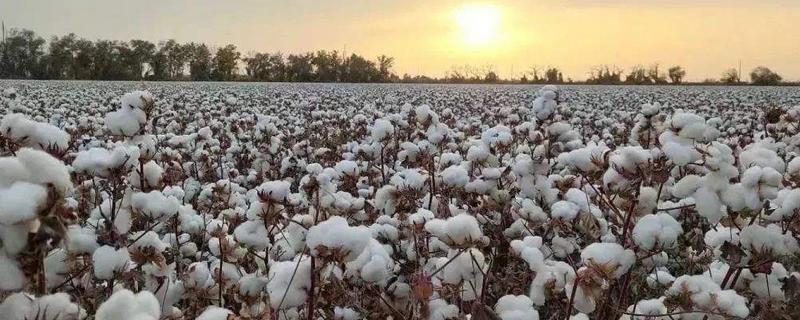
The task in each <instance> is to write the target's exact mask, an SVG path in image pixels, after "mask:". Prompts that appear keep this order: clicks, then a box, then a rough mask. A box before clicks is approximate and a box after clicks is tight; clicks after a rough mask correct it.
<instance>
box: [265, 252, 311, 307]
mask: <svg viewBox="0 0 800 320" xmlns="http://www.w3.org/2000/svg"><path fill="white" fill-rule="evenodd" d="M300 259H301V260H300ZM298 260H299V262H298ZM269 279H270V280H269V283H267V293H268V294H269V301H270V305H271V306H272V308H274V309H290V308H295V307H299V306H302V305H303V304H304V303H305V302H306V290H308V288H309V287H310V286H311V260H310V259H308V258H307V257H303V256H298V257H295V258H294V261H292V260H290V261H279V262H275V263H274V264H272V266H270V269H269ZM284 296H285V298H284Z"/></svg>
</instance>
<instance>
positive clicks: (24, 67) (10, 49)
mask: <svg viewBox="0 0 800 320" xmlns="http://www.w3.org/2000/svg"><path fill="white" fill-rule="evenodd" d="M44 44H45V41H44V39H42V38H41V37H39V36H37V35H36V33H34V32H33V31H30V30H24V29H23V30H16V29H12V30H11V32H10V33H9V36H8V38H6V41H5V42H4V43H3V56H2V59H0V75H2V76H5V77H10V78H33V77H36V78H39V77H40V76H41V75H42V74H43V73H44V65H43V64H42V61H43V56H44Z"/></svg>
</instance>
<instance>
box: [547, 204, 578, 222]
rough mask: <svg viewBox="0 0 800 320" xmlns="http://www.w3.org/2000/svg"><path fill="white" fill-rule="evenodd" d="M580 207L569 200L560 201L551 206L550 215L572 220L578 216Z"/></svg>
mask: <svg viewBox="0 0 800 320" xmlns="http://www.w3.org/2000/svg"><path fill="white" fill-rule="evenodd" d="M579 211H580V207H579V206H578V205H576V204H574V203H572V202H569V201H558V202H556V203H554V204H553V205H552V206H551V207H550V215H551V216H552V217H553V218H560V219H564V220H567V221H571V220H573V219H575V217H577V216H578V212H579Z"/></svg>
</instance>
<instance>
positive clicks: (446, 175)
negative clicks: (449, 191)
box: [441, 165, 469, 187]
mask: <svg viewBox="0 0 800 320" xmlns="http://www.w3.org/2000/svg"><path fill="white" fill-rule="evenodd" d="M441 175H442V183H443V184H444V185H446V186H449V187H464V186H466V185H467V183H469V173H467V169H465V168H464V167H462V166H459V165H452V166H449V167H447V169H444V170H442V173H441Z"/></svg>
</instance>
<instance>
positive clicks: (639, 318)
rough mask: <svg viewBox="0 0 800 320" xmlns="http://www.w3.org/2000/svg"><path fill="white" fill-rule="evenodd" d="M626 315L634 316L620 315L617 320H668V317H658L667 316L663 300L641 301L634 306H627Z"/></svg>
mask: <svg viewBox="0 0 800 320" xmlns="http://www.w3.org/2000/svg"><path fill="white" fill-rule="evenodd" d="M627 312H628V313H631V314H636V315H635V316H632V315H627V314H625V315H622V317H620V318H619V320H668V319H670V317H669V316H660V315H663V314H667V313H668V312H667V307H666V306H665V305H664V301H663V299H660V298H659V299H649V300H641V301H638V302H636V304H633V305H630V306H628V309H627Z"/></svg>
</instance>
